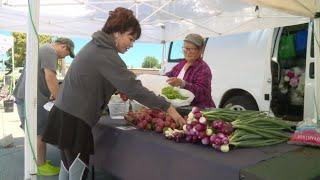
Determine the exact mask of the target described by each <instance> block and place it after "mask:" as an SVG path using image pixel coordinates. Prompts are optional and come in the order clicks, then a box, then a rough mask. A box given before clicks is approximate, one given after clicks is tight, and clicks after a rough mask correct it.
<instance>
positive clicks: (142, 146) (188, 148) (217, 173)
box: [91, 116, 320, 180]
mask: <svg viewBox="0 0 320 180" xmlns="http://www.w3.org/2000/svg"><path fill="white" fill-rule="evenodd" d="M126 127H128V126H127V125H126V123H125V121H124V120H113V119H110V118H109V117H108V116H104V117H102V118H101V120H100V121H99V123H98V124H97V125H96V126H95V127H94V128H93V136H94V141H95V155H94V156H92V158H91V159H92V163H93V164H94V166H95V167H96V168H98V169H102V170H105V171H106V172H108V173H111V174H112V175H114V176H116V177H118V178H120V179H126V180H127V179H129V180H151V179H152V180H163V179H166V180H171V179H172V180H180V179H183V180H188V179H228V180H232V179H247V178H246V177H251V178H250V179H252V178H257V177H258V176H259V174H258V175H257V174H255V173H256V172H259V171H266V170H267V169H268V168H270V167H269V166H268V165H267V168H265V167H264V166H262V167H260V168H258V169H257V168H256V169H255V168H254V167H256V166H257V164H259V163H262V162H265V161H266V160H269V159H276V158H279V157H282V155H284V154H286V153H288V152H294V151H299V150H301V148H302V147H300V146H294V145H288V144H280V145H275V146H268V147H263V148H244V149H234V150H231V151H230V152H228V153H222V152H218V151H216V150H214V149H213V148H210V147H204V146H201V145H197V144H190V143H176V142H174V141H169V140H167V139H165V137H164V136H163V135H161V134H158V133H155V132H150V131H147V132H144V131H142V130H137V129H134V130H123V129H125V128H126ZM318 157H319V159H320V154H319V153H318ZM318 162H319V161H318ZM318 167H320V165H319V166H318ZM250 168H251V169H250ZM252 168H253V169H252ZM278 168H279V167H278ZM318 172H319V171H318Z"/></svg>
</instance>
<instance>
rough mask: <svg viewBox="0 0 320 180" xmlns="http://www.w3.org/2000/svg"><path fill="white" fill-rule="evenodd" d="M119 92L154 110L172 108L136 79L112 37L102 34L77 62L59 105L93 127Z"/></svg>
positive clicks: (57, 104)
mask: <svg viewBox="0 0 320 180" xmlns="http://www.w3.org/2000/svg"><path fill="white" fill-rule="evenodd" d="M116 90H119V91H120V92H122V93H124V94H126V95H127V96H128V97H129V98H130V99H135V100H137V101H138V102H140V103H141V104H144V105H146V106H148V107H150V108H160V109H162V110H164V111H166V110H167V109H168V108H169V106H170V104H169V103H168V102H166V101H165V99H164V98H163V97H160V96H156V95H155V94H154V93H153V92H151V91H149V90H148V89H147V88H145V87H143V86H142V84H141V82H140V81H139V80H136V79H135V75H134V74H133V73H132V72H131V71H129V70H128V69H127V67H126V64H125V63H124V62H123V61H122V59H121V58H120V56H119V55H118V51H117V49H116V47H115V42H114V39H113V37H112V35H109V34H106V33H104V32H102V31H98V32H95V33H94V34H93V35H92V40H91V41H90V42H89V43H88V44H86V45H85V46H84V47H83V48H82V49H81V50H80V52H79V53H78V54H77V56H76V57H75V59H74V60H73V62H72V64H71V66H70V68H69V70H68V72H67V74H66V77H65V79H64V81H63V83H62V86H61V88H60V89H59V95H58V97H57V99H56V102H55V105H56V106H57V107H58V108H59V109H61V110H62V111H64V112H67V113H69V114H71V115H73V116H75V117H78V118H80V119H81V120H83V121H84V122H86V123H87V124H88V125H90V126H91V127H92V126H94V125H95V124H96V123H97V122H98V120H99V118H100V116H101V112H102V110H103V108H104V107H105V105H106V104H107V103H108V101H109V100H110V98H111V96H112V95H113V94H114V93H115V92H116Z"/></svg>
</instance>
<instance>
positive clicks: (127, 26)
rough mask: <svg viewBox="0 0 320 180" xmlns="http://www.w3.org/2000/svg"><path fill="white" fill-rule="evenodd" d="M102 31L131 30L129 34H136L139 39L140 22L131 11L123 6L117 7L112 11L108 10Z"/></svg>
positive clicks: (109, 32) (122, 31) (121, 31)
mask: <svg viewBox="0 0 320 180" xmlns="http://www.w3.org/2000/svg"><path fill="white" fill-rule="evenodd" d="M102 31H103V32H105V33H107V34H111V33H114V32H120V33H124V32H126V31H131V33H130V34H131V35H136V39H139V38H140V35H141V27H140V23H139V21H138V20H137V18H136V17H135V16H134V15H133V11H131V10H129V9H126V8H123V7H118V8H116V9H115V10H114V11H110V12H109V17H108V19H107V22H106V23H105V24H104V26H103V28H102Z"/></svg>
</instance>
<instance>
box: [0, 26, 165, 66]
mask: <svg viewBox="0 0 320 180" xmlns="http://www.w3.org/2000/svg"><path fill="white" fill-rule="evenodd" d="M0 34H3V35H8V36H9V35H11V33H10V32H8V31H2V30H0ZM71 39H72V40H73V42H74V44H75V53H77V52H79V51H80V49H81V48H82V47H83V46H84V45H85V44H86V43H87V42H89V41H90V40H91V38H88V39H82V38H71ZM120 56H121V58H122V59H123V60H124V61H125V63H126V64H127V66H128V67H130V68H131V67H133V68H137V67H141V65H142V62H143V59H144V58H145V57H146V56H154V57H155V58H157V59H158V60H159V63H160V62H161V58H162V45H160V44H149V43H148V44H147V43H138V42H137V43H134V45H133V47H132V48H131V49H129V51H127V52H126V53H125V54H120ZM3 57H4V55H0V59H2V58H3ZM71 61H72V59H71V58H70V57H67V58H66V62H67V63H70V62H71Z"/></svg>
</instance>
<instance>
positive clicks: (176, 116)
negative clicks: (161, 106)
mask: <svg viewBox="0 0 320 180" xmlns="http://www.w3.org/2000/svg"><path fill="white" fill-rule="evenodd" d="M167 113H168V114H169V115H170V116H171V117H172V119H173V120H174V121H175V122H176V124H177V125H179V126H180V127H181V128H182V126H183V125H185V124H186V120H184V119H183V117H182V116H181V115H180V114H179V113H178V112H177V111H176V109H175V108H174V107H173V106H172V105H170V107H169V108H168V110H167Z"/></svg>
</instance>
